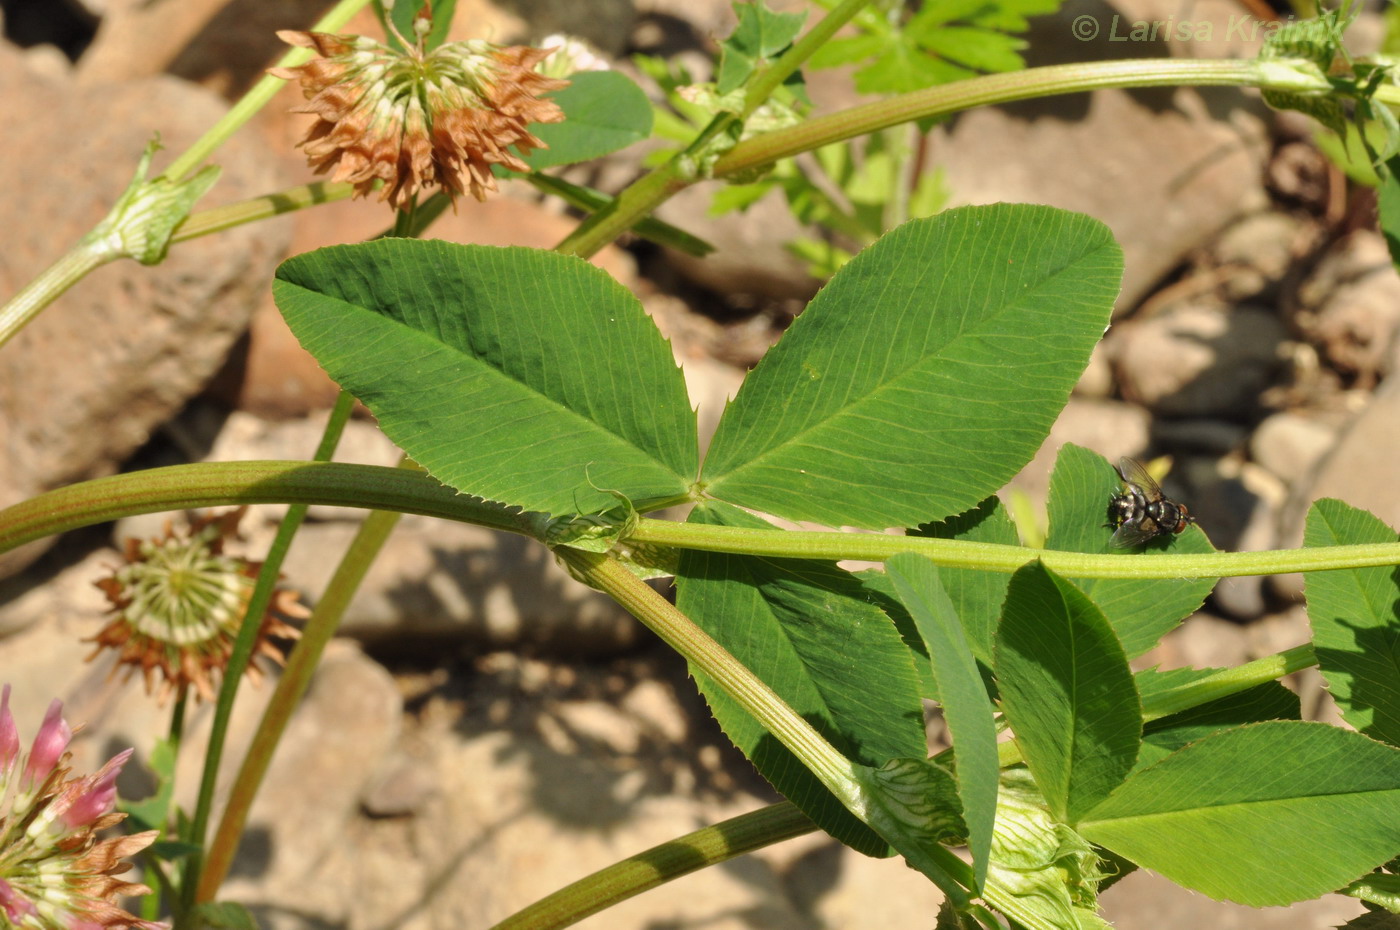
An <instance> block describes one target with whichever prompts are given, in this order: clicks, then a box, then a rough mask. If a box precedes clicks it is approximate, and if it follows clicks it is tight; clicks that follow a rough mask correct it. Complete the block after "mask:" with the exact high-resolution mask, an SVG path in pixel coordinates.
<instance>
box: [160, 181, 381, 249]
mask: <svg viewBox="0 0 1400 930" xmlns="http://www.w3.org/2000/svg"><path fill="white" fill-rule="evenodd" d="M354 193H355V185H353V184H345V183H336V182H333V181H315V182H313V183H311V184H301V185H298V186H296V187H291V188H288V189H287V190H284V191H278V192H277V193H275V194H263V195H262V196H261V197H253V198H252V199H250V200H240V201H238V203H230V204H225V205H224V206H222V207H215V208H214V209H212V210H201V211H199V212H198V213H191V214H190V215H189V217H188V218H187V219H186V220H185V221H184V222H183V223H181V224H180V225H179V226H177V227H176V228H175V233H174V234H173V235H172V236H171V237H170V241H171V243H172V244H173V243H176V242H186V241H188V240H190V239H198V238H199V237H200V236H207V235H209V234H210V233H216V232H223V231H224V230H225V229H232V228H233V227H235V226H242V225H244V224H245V223H256V222H258V221H259V220H266V219H271V218H272V217H274V216H281V215H282V214H283V213H291V212H293V211H295V210H303V209H305V208H307V207H314V206H317V205H319V204H323V203H335V202H336V201H337V200H344V199H345V198H347V197H349V196H350V195H352V194H354Z"/></svg>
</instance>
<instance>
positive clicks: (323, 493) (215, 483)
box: [0, 462, 536, 552]
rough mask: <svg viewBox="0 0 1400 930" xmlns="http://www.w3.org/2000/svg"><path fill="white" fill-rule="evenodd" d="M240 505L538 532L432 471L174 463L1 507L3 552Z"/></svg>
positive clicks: (521, 516)
mask: <svg viewBox="0 0 1400 930" xmlns="http://www.w3.org/2000/svg"><path fill="white" fill-rule="evenodd" d="M238 504H339V505H341V506H347V507H364V508H371V509H375V510H401V511H403V512H405V513H418V514H426V515H428V516H435V517H445V518H446V519H449V520H460V521H462V522H464V523H475V524H478V525H480V526H485V527H489V528H491V529H496V530H505V531H507V532H512V533H522V534H525V535H534V534H535V529H536V527H535V524H534V522H533V519H532V517H531V515H526V514H521V513H519V512H518V511H514V510H512V509H510V508H508V507H504V506H502V505H500V504H490V503H487V502H485V501H482V500H479V499H477V498H473V497H469V496H467V495H465V494H459V493H458V492H456V491H454V490H452V489H451V488H447V487H444V486H443V485H442V484H441V483H439V482H437V481H434V480H433V479H432V478H429V477H428V476H426V475H417V474H410V473H408V472H404V471H400V470H398V469H393V468H384V467H382V466H377V465H348V464H341V463H336V462H216V463H200V464H195V465H171V466H168V467H166V468H153V469H148V470H146V471H139V472H130V473H128V474H124V475H113V476H111V477H109V478H98V479H96V480H93V481H84V482H81V483H79V484H73V485H69V486H68V487H65V488H59V489H58V490H55V491H49V492H47V493H44V494H40V495H39V496H37V497H31V498H30V499H29V500H27V501H22V502H21V503H18V504H15V505H13V506H11V507H8V508H6V509H4V510H0V552H4V551H8V550H10V549H13V548H15V547H16V546H20V545H23V544H24V543H26V542H31V541H33V540H35V539H42V538H44V537H45V536H50V535H52V534H54V533H62V532H66V531H67V530H70V529H77V528H78V527H82V526H91V525H93V524H94V523H104V522H106V521H108V520H117V519H120V518H121V517H124V516H130V515H133V514H140V513H163V512H165V511H169V510H190V509H197V508H201V507H221V506H236V505H238Z"/></svg>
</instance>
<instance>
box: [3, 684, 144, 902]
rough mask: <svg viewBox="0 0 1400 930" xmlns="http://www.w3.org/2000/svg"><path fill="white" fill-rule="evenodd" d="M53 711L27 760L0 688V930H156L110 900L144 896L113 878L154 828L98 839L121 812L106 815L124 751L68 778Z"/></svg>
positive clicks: (61, 729)
mask: <svg viewBox="0 0 1400 930" xmlns="http://www.w3.org/2000/svg"><path fill="white" fill-rule="evenodd" d="M62 711H63V705H62V704H61V703H60V702H58V701H54V702H53V703H52V704H50V705H49V710H48V713H47V714H45V715H44V722H43V724H42V725H41V726H40V727H39V733H38V735H36V736H35V737H34V744H33V746H32V747H31V748H30V750H29V752H28V753H22V752H20V749H19V732H18V729H17V728H16V727H15V721H14V717H13V716H11V714H10V686H9V685H5V687H4V689H3V691H0V926H2V927H6V928H9V927H14V928H22V930H102V928H105V927H110V928H117V927H123V928H138V930H164V928H165V925H164V924H156V923H150V922H149V921H144V920H138V919H137V918H136V917H135V916H133V915H131V914H129V913H127V912H126V911H124V910H122V909H121V908H120V907H118V906H117V905H116V904H115V903H114V901H115V900H116V899H117V898H118V897H121V896H125V895H143V894H150V893H151V889H150V888H147V887H146V886H145V885H139V884H136V883H135V882H126V881H122V880H121V879H119V878H117V877H116V876H117V875H120V874H121V873H123V872H125V871H126V870H127V868H128V867H129V863H127V862H125V861H123V860H124V859H125V858H126V857H127V856H131V855H133V854H135V853H138V852H140V851H141V850H143V849H145V848H146V847H147V846H149V845H151V843H152V842H153V841H154V840H155V838H156V833H157V831H155V830H150V831H147V832H145V833H136V834H133V835H130V836H116V837H109V838H107V839H98V837H97V833H98V831H100V830H104V829H106V828H108V827H111V826H114V825H116V824H118V823H120V822H121V821H123V820H124V819H126V814H121V813H116V812H114V811H113V810H112V805H113V803H114V802H115V801H116V796H117V789H116V781H117V775H118V774H119V773H120V772H121V770H122V766H123V765H125V764H126V761H127V760H128V759H130V758H131V750H130V749H128V750H126V751H125V752H122V753H120V754H118V755H116V756H114V757H113V758H111V759H110V760H108V762H107V764H106V765H104V766H102V768H100V769H98V770H97V771H96V772H95V773H93V774H92V775H79V776H74V775H72V774H71V769H70V768H69V761H70V759H71V754H70V753H68V751H67V749H68V741H69V739H71V738H72V736H73V731H72V729H70V728H69V726H68V724H67V722H66V721H64V719H63V714H62Z"/></svg>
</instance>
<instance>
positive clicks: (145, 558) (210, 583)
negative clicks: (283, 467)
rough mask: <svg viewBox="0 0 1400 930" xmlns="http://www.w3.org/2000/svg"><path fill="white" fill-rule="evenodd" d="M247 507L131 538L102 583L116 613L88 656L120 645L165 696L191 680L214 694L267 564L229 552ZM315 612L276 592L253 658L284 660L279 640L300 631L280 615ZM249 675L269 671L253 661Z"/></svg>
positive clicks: (124, 658) (202, 693) (150, 689)
mask: <svg viewBox="0 0 1400 930" xmlns="http://www.w3.org/2000/svg"><path fill="white" fill-rule="evenodd" d="M243 513H244V508H239V509H238V510H234V511H230V512H228V513H225V514H223V515H222V516H218V517H215V516H207V517H204V518H202V519H200V520H197V521H195V523H194V524H193V525H191V527H190V529H189V531H188V532H185V533H177V532H176V531H174V530H173V529H172V528H171V527H170V526H169V524H167V525H166V528H165V535H164V536H163V537H160V538H157V539H146V540H141V539H128V540H127V541H126V552H125V555H126V564H125V565H123V566H121V567H120V568H117V569H116V570H115V571H113V572H112V574H111V575H109V576H107V577H106V578H102V579H100V580H99V581H97V582H96V585H97V586H98V587H99V588H101V589H102V591H103V593H104V594H106V595H107V600H108V601H109V602H111V605H112V607H111V611H112V613H113V614H114V616H113V617H112V619H111V620H110V621H109V622H108V624H107V625H106V626H104V627H103V628H102V629H101V630H99V631H98V633H97V634H96V635H95V636H93V637H91V638H90V639H89V640H88V642H93V643H96V644H97V648H96V649H94V650H93V651H92V654H91V655H89V656H88V659H89V660H91V659H93V658H95V657H96V656H98V655H99V654H100V653H101V652H102V650H104V649H113V650H115V651H116V653H117V662H118V667H120V666H123V665H124V666H126V676H127V677H128V678H129V677H130V676H131V675H132V674H133V673H134V672H135V671H136V670H137V669H140V670H141V674H142V676H143V677H144V678H145V682H146V691H147V693H156V694H157V699H158V700H160V701H162V702H164V701H165V699H166V698H168V697H169V696H170V694H171V693H172V692H174V691H175V690H176V689H184V688H186V687H190V686H192V687H193V688H194V690H195V693H196V694H197V695H198V696H199V697H200V698H202V699H204V700H206V701H207V700H213V698H214V683H215V682H216V681H217V676H218V675H219V674H220V673H221V672H222V671H223V669H224V668H225V666H227V665H228V658H229V655H230V654H231V653H232V652H233V642H234V639H235V638H236V637H237V635H238V628H239V625H240V624H241V623H242V622H243V616H244V614H246V613H247V610H248V600H249V598H250V597H251V595H252V593H253V585H254V581H255V580H256V578H257V576H258V570H259V569H260V568H261V567H262V566H261V564H260V563H256V562H249V561H248V560H247V559H243V558H238V557H235V556H230V555H226V554H224V543H225V541H226V540H228V539H230V538H233V537H234V536H235V535H236V534H237V532H238V521H239V520H240V519H242V517H243ZM308 615H309V612H308V611H307V610H306V608H305V607H303V606H302V605H301V604H300V603H298V601H297V595H296V592H294V591H286V590H280V589H279V590H278V591H276V592H275V593H274V594H273V598H272V603H271V604H270V605H269V608H268V610H267V612H266V613H265V614H264V615H263V617H262V620H261V624H262V626H261V629H260V630H259V631H258V639H257V642H256V645H255V646H254V647H253V656H254V658H256V657H257V656H265V657H267V658H269V659H271V660H273V661H274V662H277V663H279V664H281V663H282V661H283V659H284V656H283V653H282V649H281V648H280V647H279V646H278V645H277V644H276V643H275V642H273V640H274V639H295V638H296V637H297V636H299V635H300V634H299V632H298V631H297V629H296V628H295V627H292V626H289V625H288V624H287V623H285V622H284V621H283V620H282V619H281V618H283V617H298V618H299V617H306V616H308ZM247 674H248V676H249V677H250V678H253V679H254V680H256V679H257V678H259V677H260V676H261V674H262V672H261V670H260V669H259V668H258V667H257V665H256V663H254V662H249V663H248V671H247ZM157 688H159V691H158V692H157V691H156V689H157Z"/></svg>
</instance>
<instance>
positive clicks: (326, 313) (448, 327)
mask: <svg viewBox="0 0 1400 930" xmlns="http://www.w3.org/2000/svg"><path fill="white" fill-rule="evenodd" d="M272 291H273V296H274V297H275V298H276V299H277V305H278V307H279V308H280V309H281V311H282V314H283V316H285V317H286V319H287V323H288V325H289V326H290V327H291V328H292V332H294V333H295V334H296V336H297V338H298V339H300V340H301V344H302V345H303V346H305V347H306V349H307V350H308V351H309V352H310V353H311V354H312V355H314V356H315V357H316V360H317V361H318V362H320V363H321V367H323V368H324V369H326V371H327V372H328V373H329V374H330V376H331V377H332V378H334V379H336V381H338V382H339V383H340V385H341V386H342V387H344V388H345V389H346V390H347V391H349V392H350V393H352V394H354V395H355V396H356V397H358V398H359V399H360V400H361V401H362V402H364V404H365V406H367V407H369V409H370V410H371V411H373V412H374V415H375V416H376V417H378V418H379V425H380V427H381V428H382V429H383V430H384V432H385V433H386V434H387V435H388V436H389V438H391V439H393V440H394V441H395V442H396V443H398V444H399V446H400V447H401V448H402V449H403V450H404V451H405V452H407V453H408V454H409V455H410V456H412V458H413V459H414V460H415V461H417V462H418V463H419V464H421V465H422V466H423V467H424V468H426V469H427V470H428V471H429V472H430V473H431V474H432V475H433V476H434V477H435V478H437V479H438V480H439V481H441V482H443V483H444V484H447V485H449V486H451V487H453V488H456V489H457V490H459V491H462V492H464V493H467V494H473V495H477V496H479V497H484V498H487V499H490V500H495V501H500V502H503V503H506V504H510V505H514V506H518V507H522V508H524V509H526V510H534V511H544V512H547V513H556V514H558V513H589V512H594V511H602V510H607V509H610V508H612V507H614V506H616V504H617V500H616V496H615V494H614V493H613V492H616V493H620V494H622V495H624V496H626V497H627V498H628V499H629V500H631V501H632V502H633V504H635V505H636V508H637V509H638V510H639V511H645V510H647V509H651V507H652V505H654V504H656V503H657V502H661V501H673V500H675V499H677V498H679V497H683V496H684V495H685V494H686V489H687V487H688V486H689V484H690V479H689V478H688V477H687V476H689V475H693V474H695V468H696V464H695V463H696V460H697V458H698V453H697V451H696V449H697V445H696V432H695V415H694V412H693V411H692V410H691V407H690V400H689V398H688V397H687V396H686V390H685V383H684V381H683V380H682V378H681V372H680V370H679V369H678V368H677V367H676V364H675V362H674V361H673V360H672V358H671V352H670V349H669V347H668V346H667V344H666V341H665V340H664V339H662V338H661V335H660V334H659V333H658V332H657V331H656V327H655V326H654V325H653V324H652V322H651V320H650V319H649V318H648V317H647V315H646V313H645V312H643V310H642V307H641V304H640V303H638V302H637V299H636V298H635V297H633V296H632V294H630V293H629V292H628V291H627V290H626V289H625V288H624V287H622V286H621V285H620V284H618V283H617V282H616V281H614V280H613V279H612V278H610V277H609V276H608V275H607V273H606V272H604V271H602V270H600V269H598V268H595V267H593V266H592V265H590V264H588V263H587V262H585V261H582V260H580V259H576V258H570V257H568V256H564V255H559V254H557V253H554V252H543V251H539V250H535V249H522V248H506V249H502V248H491V247H487V246H468V245H458V244H455V243H450V242H436V241H430V242H425V241H420V240H411V239H382V240H378V241H375V242H367V243H363V244H361V245H347V246H335V247H332V248H328V249H320V250H318V251H315V252H309V253H307V254H305V255H298V256H296V257H294V258H291V259H289V260H287V261H286V262H283V264H282V266H281V267H280V268H278V270H277V280H276V281H274V282H273V288H272Z"/></svg>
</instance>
